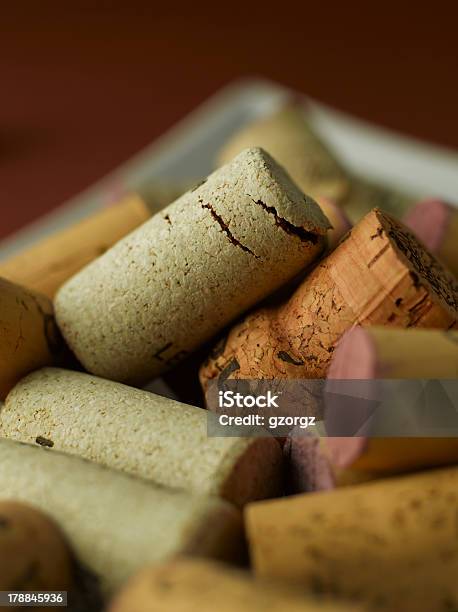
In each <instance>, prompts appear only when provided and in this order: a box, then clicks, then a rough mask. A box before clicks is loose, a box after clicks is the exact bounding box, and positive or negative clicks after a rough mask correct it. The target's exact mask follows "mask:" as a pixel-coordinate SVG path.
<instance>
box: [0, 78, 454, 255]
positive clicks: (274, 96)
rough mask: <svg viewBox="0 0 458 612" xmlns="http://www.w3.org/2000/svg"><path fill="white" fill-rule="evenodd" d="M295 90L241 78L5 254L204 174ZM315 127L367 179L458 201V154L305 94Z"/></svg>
mask: <svg viewBox="0 0 458 612" xmlns="http://www.w3.org/2000/svg"><path fill="white" fill-rule="evenodd" d="M290 95H295V92H292V91H290V90H288V89H286V88H284V87H282V86H280V85H277V84H274V83H271V82H268V81H263V80H244V81H237V82H235V83H233V84H232V85H229V86H227V87H225V88H224V89H222V90H221V91H220V92H219V93H217V94H216V95H214V96H213V97H212V98H210V99H209V100H208V101H207V102H205V103H204V104H203V105H201V106H200V107H199V108H198V109H197V110H195V111H194V112H192V113H191V114H190V115H188V117H187V118H185V119H184V120H182V121H181V122H180V123H178V124H177V125H176V126H175V127H174V128H173V129H171V130H170V131H169V132H167V133H166V134H165V135H164V136H162V137H161V138H159V139H158V140H157V141H156V142H154V143H153V144H152V145H150V146H149V147H147V148H146V149H144V150H143V151H141V152H140V153H139V154H137V155H136V156H134V157H133V158H132V159H131V160H130V161H128V162H127V163H126V164H123V165H122V166H120V167H119V168H117V169H116V170H114V171H113V172H112V173H110V174H109V175H108V176H107V177H105V178H104V179H102V180H101V181H99V182H98V183H97V184H95V185H94V186H93V187H90V188H89V189H87V190H85V191H84V192H83V193H81V194H80V195H78V196H76V197H75V198H73V199H71V200H70V201H68V202H67V203H65V204H63V205H62V206H60V207H59V208H57V209H56V210H54V211H53V212H51V213H50V214H48V215H46V216H44V217H42V218H41V219H40V220H39V221H37V222H35V223H33V224H31V225H29V226H27V227H26V228H24V229H22V230H20V231H19V232H17V233H16V234H13V235H12V236H11V237H9V238H7V239H6V240H4V241H3V242H0V259H5V258H7V257H9V256H11V255H12V254H14V253H15V252H18V251H20V250H21V249H22V248H24V247H25V246H28V245H30V244H32V243H33V242H35V241H36V240H38V239H40V238H42V237H43V236H45V235H47V234H50V233H52V232H54V231H56V230H57V229H60V228H63V227H65V226H68V225H71V224H72V223H74V222H75V221H77V220H78V219H81V218H83V217H85V216H86V215H88V214H90V213H91V212H93V211H94V210H97V209H98V208H100V207H102V206H104V205H106V204H107V203H108V202H109V201H110V200H112V199H113V194H114V193H116V194H117V195H119V194H120V193H122V192H124V191H125V192H128V191H130V190H133V189H136V188H139V187H141V186H142V185H145V183H148V182H151V181H154V179H160V180H169V179H172V180H187V179H194V178H195V179H197V178H199V177H203V176H206V175H207V174H208V173H209V172H210V171H211V170H212V169H213V164H214V159H215V154H216V152H217V151H218V149H219V148H220V146H221V145H222V144H223V142H224V141H225V139H226V138H227V137H228V136H229V135H230V134H231V133H232V132H234V131H235V130H237V129H238V128H239V127H241V126H242V125H243V124H246V123H247V122H249V121H250V120H252V119H254V118H256V117H259V116H261V115H263V114H266V113H268V112H270V111H272V110H274V109H275V108H276V107H278V106H279V105H280V104H281V103H282V102H283V101H284V100H285V99H286V98H287V97H288V96H290ZM307 100H308V102H309V108H310V119H311V121H312V123H313V125H314V126H315V128H316V130H317V132H318V133H319V134H320V135H321V136H322V138H323V139H324V140H325V141H326V142H328V143H329V144H330V145H331V146H332V148H333V149H334V150H335V152H336V153H337V154H338V155H339V156H340V157H341V158H342V159H343V160H345V163H346V165H347V166H348V167H349V168H351V169H353V170H354V171H356V172H358V173H359V174H362V175H366V176H367V177H368V178H373V179H378V180H381V181H382V182H386V183H388V184H391V185H393V186H394V187H398V188H400V189H402V190H407V191H410V192H413V193H418V194H421V195H422V197H425V196H438V197H443V198H445V199H447V200H449V201H451V202H453V203H456V202H457V201H458V152H456V151H452V150H447V149H444V148H440V147H436V146H432V145H428V144H425V143H423V142H420V141H416V140H414V139H411V138H406V137H404V136H400V135H398V134H395V133H392V132H389V131H387V130H384V129H380V128H378V127H375V126H373V125H371V124H368V123H365V122H362V121H360V120H357V119H354V118H351V117H349V116H348V115H345V114H343V113H340V112H337V111H335V110H332V109H330V108H328V107H326V106H324V105H322V104H319V103H317V102H315V101H313V100H310V99H307Z"/></svg>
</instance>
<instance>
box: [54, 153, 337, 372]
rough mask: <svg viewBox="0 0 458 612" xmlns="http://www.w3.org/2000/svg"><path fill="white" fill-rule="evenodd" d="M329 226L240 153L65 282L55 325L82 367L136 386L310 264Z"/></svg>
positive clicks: (270, 167) (281, 181)
mask: <svg viewBox="0 0 458 612" xmlns="http://www.w3.org/2000/svg"><path fill="white" fill-rule="evenodd" d="M327 228H328V221H327V219H326V218H325V216H324V215H323V213H322V212H321V210H320V208H319V207H318V205H317V204H316V203H315V202H314V201H313V200H310V199H309V198H307V197H305V196H304V195H303V194H302V193H301V192H300V191H299V189H298V188H297V187H296V186H295V185H294V184H293V183H292V182H291V180H290V178H289V177H288V176H287V175H286V174H285V172H284V171H283V170H282V169H281V168H280V167H279V166H278V165H277V164H276V163H275V162H274V161H273V160H272V159H271V158H270V156H269V155H267V154H266V153H265V152H264V151H262V150H261V149H248V150H246V151H244V152H243V153H241V154H240V155H239V156H238V157H237V158H236V159H235V160H234V161H233V162H231V163H230V164H228V165H227V166H224V167H223V168H221V169H220V170H218V171H216V172H215V173H214V174H212V175H211V176H209V177H208V179H207V180H206V181H204V182H203V183H202V184H201V185H200V186H197V187H196V188H195V189H194V190H193V191H190V192H188V193H186V194H185V195H184V196H182V197H181V198H179V199H178V200H177V201H176V202H174V203H173V204H171V205H170V206H168V207H167V208H165V209H164V210H163V211H162V212H161V213H158V214H157V215H155V216H154V217H153V218H152V219H151V220H150V221H148V222H147V223H145V224H144V225H143V226H142V227H141V228H139V229H138V230H136V231H135V232H133V233H132V234H130V235H129V236H128V237H127V238H125V239H124V240H121V241H120V242H119V243H118V244H117V245H116V246H114V247H113V248H112V249H111V250H110V251H108V252H107V253H105V255H103V256H102V257H100V258H99V259H97V260H96V261H95V262H93V263H92V264H91V265H89V266H88V267H86V268H85V269H84V270H83V271H81V272H80V273H79V274H77V275H76V276H75V277H73V278H72V279H71V280H70V281H68V282H67V283H66V284H65V285H64V287H63V288H62V289H61V290H60V291H59V292H58V294H57V297H56V302H55V307H56V313H57V320H58V323H59V325H60V328H61V330H62V332H63V334H64V336H65V337H66V339H67V341H68V342H69V344H70V346H71V348H72V349H73V350H74V351H75V353H76V355H77V357H78V358H79V360H80V361H81V362H82V363H83V365H84V366H85V368H86V369H87V370H88V371H90V372H92V373H94V374H98V375H100V376H104V377H106V378H111V379H113V380H118V381H121V382H127V383H131V384H141V383H144V382H146V381H148V380H149V379H151V378H153V377H154V376H156V375H158V374H160V373H161V372H162V371H164V370H166V369H167V368H170V367H171V366H172V365H173V364H175V363H177V362H178V361H180V360H181V359H183V358H184V356H185V355H186V354H188V353H189V352H190V351H192V350H194V349H195V348H197V347H198V346H199V345H200V344H202V343H203V342H205V341H206V340H208V339H209V338H210V337H211V336H213V335H214V334H215V333H216V332H218V331H219V330H220V329H221V328H222V327H223V326H224V325H226V324H227V323H229V322H230V321H231V320H232V319H233V318H234V317H236V316H237V315H239V314H240V313H242V312H243V311H244V310H246V309H247V308H249V307H250V306H252V305H253V304H254V303H256V302H257V301H259V300H260V299H262V298H263V297H265V296H266V295H268V294H269V293H271V292H272V291H273V290H275V289H276V288H278V287H279V286H281V285H282V284H283V283H285V282H286V281H288V280H289V279H291V278H292V277H293V276H295V275H296V274H297V273H298V272H299V271H300V270H301V269H302V268H303V267H304V266H306V265H307V264H309V263H311V262H312V261H313V260H314V259H315V258H316V257H317V256H318V255H319V254H320V253H321V251H322V250H323V248H324V246H325V234H326V230H327Z"/></svg>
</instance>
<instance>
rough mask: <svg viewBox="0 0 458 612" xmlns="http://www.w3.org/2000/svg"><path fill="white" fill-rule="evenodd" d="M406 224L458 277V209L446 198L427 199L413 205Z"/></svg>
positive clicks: (406, 218) (405, 218)
mask: <svg viewBox="0 0 458 612" xmlns="http://www.w3.org/2000/svg"><path fill="white" fill-rule="evenodd" d="M404 223H405V224H406V225H407V226H408V227H409V228H410V229H411V230H412V232H413V233H414V234H415V235H416V236H417V237H418V238H419V239H420V240H422V241H423V242H424V244H425V245H426V246H427V247H428V249H429V250H430V251H431V253H435V255H437V258H438V259H440V260H441V261H442V262H443V263H444V264H445V265H446V266H447V267H448V268H449V270H450V271H451V272H453V274H455V276H458V208H457V207H456V206H453V205H452V204H447V203H446V202H443V201H442V200H424V201H423V202H419V203H418V204H417V205H416V206H414V207H413V208H411V209H410V210H409V211H408V213H407V214H406V216H405V217H404Z"/></svg>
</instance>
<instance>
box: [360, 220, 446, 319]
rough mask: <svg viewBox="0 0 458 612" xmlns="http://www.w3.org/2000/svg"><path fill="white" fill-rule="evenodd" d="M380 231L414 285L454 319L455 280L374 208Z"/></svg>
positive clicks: (400, 226)
mask: <svg viewBox="0 0 458 612" xmlns="http://www.w3.org/2000/svg"><path fill="white" fill-rule="evenodd" d="M369 214H375V215H376V217H377V219H378V221H379V223H380V228H381V231H383V232H385V234H386V235H387V236H388V238H389V239H390V241H391V244H392V245H393V246H394V248H395V250H396V252H397V255H398V257H399V258H400V259H402V260H403V261H404V262H408V264H409V267H410V276H411V279H412V282H413V285H414V286H421V285H426V286H427V287H428V288H429V289H430V290H431V292H432V293H433V294H434V295H435V296H436V299H437V300H438V301H440V302H441V303H442V305H443V307H444V308H445V309H446V310H447V311H448V312H449V314H450V315H451V316H452V317H453V318H454V322H453V323H452V324H451V325H450V327H453V326H454V325H456V321H457V318H458V280H457V279H456V278H455V276H453V274H451V273H450V272H449V270H448V269H447V268H445V267H444V266H443V265H442V263H441V262H440V261H439V260H438V259H436V258H435V257H434V255H433V254H432V253H430V252H429V251H428V250H427V249H426V248H425V247H424V246H423V244H422V243H421V242H420V241H419V240H418V239H417V238H416V237H415V236H414V234H413V233H412V232H411V231H410V230H409V229H408V228H407V227H406V226H405V225H403V224H402V223H401V222H399V221H397V220H396V219H395V218H394V217H392V216H390V215H388V214H387V213H384V212H382V211H381V210H379V209H375V210H374V211H373V213H369Z"/></svg>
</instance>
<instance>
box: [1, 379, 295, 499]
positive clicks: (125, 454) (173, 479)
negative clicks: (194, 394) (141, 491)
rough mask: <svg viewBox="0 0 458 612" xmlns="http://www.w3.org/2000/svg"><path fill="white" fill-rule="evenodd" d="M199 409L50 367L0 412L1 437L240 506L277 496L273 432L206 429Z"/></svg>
mask: <svg viewBox="0 0 458 612" xmlns="http://www.w3.org/2000/svg"><path fill="white" fill-rule="evenodd" d="M207 415H208V413H207V412H206V411H205V410H202V409H201V408H195V407H193V406H187V405H185V404H181V403H179V402H176V401H173V400H171V399H167V398H165V397H161V396H159V395H154V394H153V393H149V392H147V391H141V390H139V389H134V388H132V387H127V386H125V385H122V384H120V383H114V382H111V381H108V380H104V379H101V378H96V377H95V376H89V375H88V374H83V373H80V372H71V371H67V370H60V369H53V368H47V369H43V370H39V371H37V372H34V373H33V374H31V375H30V376H28V377H27V378H25V379H23V380H22V381H21V382H20V383H19V384H18V385H17V386H16V387H15V388H14V389H13V391H12V392H11V393H10V394H9V395H8V397H7V399H6V403H5V406H4V407H3V408H2V410H1V411H0V436H2V437H5V438H11V439H14V440H18V441H20V442H27V443H29V444H38V445H42V446H47V447H48V448H52V449H53V450H58V451H64V452H66V453H70V454H76V455H79V456H81V457H84V458H85V459H90V460H91V461H95V462H97V463H101V464H102V465H105V466H107V467H110V468H115V469H119V470H122V471H124V472H127V473H129V474H132V475H134V476H139V477H141V478H144V479H146V480H152V481H154V482H155V483H157V484H160V485H164V486H169V487H173V488H177V489H184V490H186V491H190V492H195V493H202V494H208V495H217V496H221V497H223V498H225V499H227V500H228V501H231V502H233V503H234V504H236V505H238V506H243V505H244V504H245V503H246V502H248V501H253V500H255V499H263V498H266V497H273V496H276V495H279V494H280V493H281V490H282V467H283V466H282V453H281V449H280V446H279V444H278V443H277V442H276V440H275V439H274V438H267V437H266V438H229V437H228V438H222V437H220V438H217V437H208V435H207Z"/></svg>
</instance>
